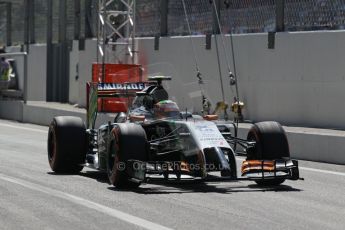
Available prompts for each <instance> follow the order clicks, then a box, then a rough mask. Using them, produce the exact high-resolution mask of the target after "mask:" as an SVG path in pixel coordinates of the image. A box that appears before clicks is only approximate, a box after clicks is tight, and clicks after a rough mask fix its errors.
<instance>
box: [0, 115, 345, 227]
mask: <svg viewBox="0 0 345 230" xmlns="http://www.w3.org/2000/svg"><path fill="white" fill-rule="evenodd" d="M47 129H48V128H47V127H44V126H37V125H30V124H21V123H15V122H10V121H5V120H0V146H1V147H0V229H35V230H36V229H142V228H146V229H163V228H164V227H166V228H170V229H343V227H344V224H345V199H344V194H345V192H344V191H345V166H343V165H330V164H323V163H314V162H307V161H300V166H301V170H300V173H301V176H302V177H304V178H305V180H304V181H287V182H285V183H284V185H283V186H277V187H274V188H260V187H257V186H255V184H254V183H253V182H249V181H241V182H216V183H214V182H212V183H211V182H210V183H193V182H188V183H187V182H186V183H169V184H166V183H156V184H145V185H142V186H141V187H140V188H139V189H137V190H134V191H125V190H117V189H115V188H114V187H112V186H110V185H109V184H108V183H107V178H106V176H104V175H103V174H101V173H98V172H97V171H94V170H91V169H88V168H84V170H83V171H82V173H80V174H79V175H55V174H54V173H52V172H51V170H50V168H49V165H48V162H47V154H46V140H47ZM325 154H327V153H325ZM240 160H241V159H239V161H238V167H239V165H240Z"/></svg>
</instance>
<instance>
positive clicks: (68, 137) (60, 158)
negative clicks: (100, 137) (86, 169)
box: [48, 116, 86, 173]
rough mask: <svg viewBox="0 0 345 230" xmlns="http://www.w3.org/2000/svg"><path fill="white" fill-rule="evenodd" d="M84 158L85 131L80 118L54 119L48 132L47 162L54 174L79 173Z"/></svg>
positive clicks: (62, 117) (64, 117) (63, 117)
mask: <svg viewBox="0 0 345 230" xmlns="http://www.w3.org/2000/svg"><path fill="white" fill-rule="evenodd" d="M85 157H86V129H85V125H84V123H83V121H82V119H81V118H79V117H70V116H61V117H55V118H54V119H53V121H52V122H51V124H50V126H49V131H48V161H49V165H50V168H51V169H52V170H53V171H54V172H56V173H79V172H80V171H81V170H82V169H83V164H84V163H85Z"/></svg>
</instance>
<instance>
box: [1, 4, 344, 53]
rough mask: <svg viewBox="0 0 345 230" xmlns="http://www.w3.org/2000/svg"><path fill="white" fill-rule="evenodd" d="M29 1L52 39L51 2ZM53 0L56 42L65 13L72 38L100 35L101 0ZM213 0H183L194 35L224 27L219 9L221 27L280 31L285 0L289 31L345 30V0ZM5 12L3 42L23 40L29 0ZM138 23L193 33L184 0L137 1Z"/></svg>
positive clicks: (40, 37) (39, 37) (37, 26)
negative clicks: (279, 7)
mask: <svg viewBox="0 0 345 230" xmlns="http://www.w3.org/2000/svg"><path fill="white" fill-rule="evenodd" d="M30 1H31V2H33V4H34V20H33V21H34V23H33V25H34V28H33V31H34V36H35V39H32V40H34V42H37V43H44V42H46V40H47V27H48V24H47V22H48V20H47V12H48V2H49V1H47V0H30ZM51 1H52V8H53V10H52V28H51V29H52V33H53V42H57V41H58V39H59V23H61V20H60V17H61V15H65V16H64V17H66V18H65V19H66V27H65V29H66V31H65V32H66V37H67V39H68V40H72V39H78V38H85V37H90V36H91V37H92V36H94V37H95V36H97V25H98V16H97V9H98V2H99V1H98V0H67V1H66V10H65V12H64V14H61V9H60V4H61V2H62V1H60V0H51ZM213 1H215V2H216V4H217V7H218V8H217V11H215V10H214V6H213ZM213 1H210V0H184V2H185V5H186V11H187V17H188V21H189V23H190V27H191V32H192V34H193V35H198V34H201V35H203V34H207V33H214V32H219V31H218V28H217V19H216V16H215V15H216V14H215V12H217V13H218V15H219V17H220V24H221V30H222V32H224V33H230V32H231V33H258V32H268V31H275V30H276V24H277V23H276V22H277V15H276V13H277V4H278V2H283V3H284V7H283V14H282V15H284V17H283V19H282V20H283V25H284V26H285V31H303V30H325V29H331V30H338V29H345V0H332V1H329V0H213ZM7 2H11V3H12V6H11V12H10V13H11V15H12V17H11V23H10V30H9V29H8V28H7V26H8V23H7V7H6V3H7ZM116 2H120V0H117V1H115V3H114V4H118V3H116ZM162 3H165V4H162ZM118 5H120V4H118ZM78 7H79V8H78ZM164 7H166V8H164ZM0 12H2V13H1V14H0V46H3V45H6V43H7V31H10V35H11V36H10V37H11V44H13V45H16V44H23V43H24V41H25V38H24V36H25V32H24V31H25V1H24V0H13V1H8V0H6V1H5V0H0ZM163 19H165V20H163ZM135 22H136V36H141V37H143V36H156V35H163V36H166V35H168V36H181V35H182V36H183V35H189V30H188V26H187V22H186V17H185V13H184V7H183V4H182V0H137V1H136V18H135ZM76 26H78V27H76ZM31 29H32V28H31ZM76 29H77V30H78V31H77V32H76ZM163 30H164V32H162V31H163ZM30 36H32V35H31V34H30ZM32 40H30V41H32Z"/></svg>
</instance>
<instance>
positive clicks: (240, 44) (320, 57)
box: [18, 31, 345, 129]
mask: <svg viewBox="0 0 345 230" xmlns="http://www.w3.org/2000/svg"><path fill="white" fill-rule="evenodd" d="M192 40H193V44H194V47H195V50H196V57H197V60H198V64H199V68H200V72H201V73H202V75H203V79H204V82H205V84H204V85H203V88H204V90H205V94H206V95H207V96H208V98H209V99H210V100H211V102H212V105H213V108H214V106H215V104H216V102H217V101H221V100H222V96H221V85H220V80H219V69H218V62H217V52H216V44H215V39H214V37H213V38H212V44H211V49H210V50H207V49H206V48H205V43H206V39H205V37H204V36H200V37H193V38H192ZM224 40H225V46H226V49H225V50H224V49H223V45H222V40H221V39H220V37H219V36H218V48H219V58H220V60H221V62H220V63H221V64H220V66H221V73H222V79H223V82H224V91H225V99H226V101H228V102H229V103H231V102H232V100H233V99H232V98H233V96H234V88H231V87H230V86H229V79H228V73H227V72H228V70H227V69H228V68H227V61H226V56H225V52H224V51H226V52H227V56H228V57H229V59H230V60H229V63H230V69H231V70H232V71H233V66H232V59H231V56H232V55H231V48H230V39H229V37H228V36H227V37H226V38H225V39H224ZM344 40H345V31H322V32H298V33H277V34H276V36H275V48H274V49H268V35H267V34H246V35H235V36H234V47H235V50H234V52H235V58H236V64H237V65H236V67H237V76H238V85H239V93H240V98H241V100H242V101H244V102H245V104H246V109H245V110H244V115H245V118H246V119H248V120H252V121H262V120H276V121H279V122H281V123H282V124H284V125H290V126H304V127H317V128H338V129H344V128H345V122H344V117H345V101H344V98H345V90H344V89H345V69H344V66H345V46H344V45H343V41H344ZM137 43H138V50H139V57H138V60H139V61H138V62H139V63H143V64H148V63H149V65H148V66H147V67H145V72H149V73H152V72H157V73H159V72H160V73H161V74H165V75H171V76H172V77H173V81H172V82H169V83H168V85H167V88H168V91H169V93H170V96H171V98H173V99H175V100H177V102H178V103H179V105H180V107H181V109H184V108H188V109H190V110H193V111H196V112H199V111H200V110H201V98H200V88H199V86H198V84H197V78H196V73H195V63H194V57H193V49H192V45H191V41H190V39H189V37H170V38H168V37H164V38H160V40H159V50H155V49H154V39H153V38H140V39H138V42H137ZM96 51H97V48H96V41H95V40H87V41H86V43H85V50H82V51H79V49H78V42H77V41H74V42H73V48H72V51H71V53H70V56H71V58H70V60H71V63H70V66H71V68H70V94H69V100H70V103H72V104H79V105H81V106H85V101H86V95H85V83H86V81H88V80H89V79H91V63H92V62H93V61H95V60H96V53H97V52H96ZM18 61H19V63H18V69H19V72H20V71H21V70H20V69H21V67H20V65H21V64H20V62H21V61H20V60H18ZM45 74H46V46H45V45H31V46H30V54H29V68H28V79H29V81H28V82H29V84H28V89H29V92H28V100H29V101H30V100H31V101H32V100H34V101H40V100H45V98H46V88H45V85H46V78H45ZM20 75H21V76H23V75H22V74H20Z"/></svg>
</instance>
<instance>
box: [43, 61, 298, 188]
mask: <svg viewBox="0 0 345 230" xmlns="http://www.w3.org/2000/svg"><path fill="white" fill-rule="evenodd" d="M108 68H110V67H108ZM130 68H131V69H136V66H134V67H133V66H132V67H130ZM94 69H96V70H94V76H96V77H94V79H93V82H91V83H88V90H87V91H88V106H87V124H86V127H85V125H84V122H83V121H82V119H81V118H78V117H70V116H64V117H55V118H54V119H53V121H52V122H51V125H50V127H49V133H48V159H49V164H50V167H51V169H52V170H53V171H54V172H57V173H78V172H80V171H81V170H82V169H83V167H84V166H87V167H91V168H94V169H97V170H100V171H103V172H105V173H107V175H108V178H109V182H110V183H111V184H112V185H114V186H116V187H130V188H133V187H137V186H139V185H140V183H147V182H150V181H153V180H185V179H201V180H218V179H219V180H253V181H255V182H256V183H257V184H259V185H266V186H267V185H272V186H273V185H279V184H281V183H283V182H284V181H285V180H286V179H290V180H297V179H299V170H298V162H297V161H296V160H292V159H290V153H289V146H288V141H287V137H286V134H285V132H284V130H283V128H282V127H281V125H280V124H278V123H277V122H260V123H256V124H254V125H253V126H252V128H251V129H250V130H249V132H248V137H247V139H246V140H244V139H240V138H238V137H236V135H233V133H237V131H236V130H235V132H234V131H233V130H234V129H237V126H236V125H235V124H232V123H229V122H225V121H217V116H215V115H206V116H204V117H202V116H200V115H194V114H191V113H189V112H181V111H180V110H179V108H178V106H177V104H176V103H175V102H173V101H171V100H169V96H168V93H167V91H166V90H165V89H164V87H163V85H162V81H166V80H171V78H170V77H164V76H153V77H149V78H148V80H149V81H147V82H142V81H140V80H141V79H140V77H138V76H139V75H140V74H139V73H138V71H134V73H131V74H128V75H127V76H126V79H120V77H119V76H117V78H116V79H115V77H114V74H113V75H111V76H110V75H107V76H106V77H108V78H105V79H97V76H100V74H99V73H95V72H97V69H98V66H94ZM115 75H116V74H115ZM129 75H134V77H133V76H132V77H131V76H129ZM119 79H120V80H119ZM126 81H127V82H126ZM98 112H113V113H115V114H116V117H115V118H114V121H111V122H110V121H109V122H108V123H106V124H103V125H101V126H100V127H99V128H98V129H96V128H95V121H96V117H97V113H98ZM235 145H237V146H238V145H239V146H242V147H243V148H244V149H245V154H246V159H245V160H244V161H243V163H242V167H241V172H242V176H241V177H238V176H237V167H236V160H235V156H236V152H235V151H234V146H235ZM211 172H220V175H219V176H218V177H215V176H214V175H213V174H214V173H211ZM210 174H212V176H210Z"/></svg>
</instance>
